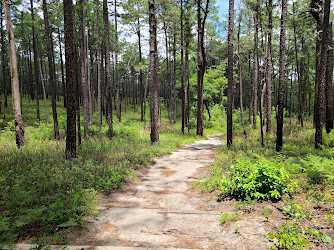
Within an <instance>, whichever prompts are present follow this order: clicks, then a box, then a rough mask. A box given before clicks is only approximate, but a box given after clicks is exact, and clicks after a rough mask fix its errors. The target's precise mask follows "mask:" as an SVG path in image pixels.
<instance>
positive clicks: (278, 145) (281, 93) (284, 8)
mask: <svg viewBox="0 0 334 250" xmlns="http://www.w3.org/2000/svg"><path fill="white" fill-rule="evenodd" d="M287 2H288V1H287V0H282V15H281V34H280V66H279V86H278V112H277V140H276V151H277V152H280V151H281V150H282V146H283V110H284V92H285V62H286V57H285V33H286V16H287V12H288V3H287Z"/></svg>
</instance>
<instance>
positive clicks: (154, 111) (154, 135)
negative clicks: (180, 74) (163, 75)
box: [148, 0, 159, 143]
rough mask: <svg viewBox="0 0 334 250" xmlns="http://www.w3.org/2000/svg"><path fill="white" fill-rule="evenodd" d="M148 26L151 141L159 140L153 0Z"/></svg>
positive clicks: (149, 3)
mask: <svg viewBox="0 0 334 250" xmlns="http://www.w3.org/2000/svg"><path fill="white" fill-rule="evenodd" d="M148 6H149V27H150V73H151V78H150V83H151V143H156V142H158V141H159V79H158V49H157V20H156V17H155V5H154V0H149V1H148Z"/></svg>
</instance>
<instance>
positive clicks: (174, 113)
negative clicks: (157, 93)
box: [173, 23, 177, 124]
mask: <svg viewBox="0 0 334 250" xmlns="http://www.w3.org/2000/svg"><path fill="white" fill-rule="evenodd" d="M173 33H174V34H173V99H174V100H173V101H174V106H173V107H174V108H173V123H174V124H175V123H176V111H177V107H176V99H177V96H176V24H175V23H174V28H173Z"/></svg>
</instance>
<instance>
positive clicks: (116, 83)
mask: <svg viewBox="0 0 334 250" xmlns="http://www.w3.org/2000/svg"><path fill="white" fill-rule="evenodd" d="M116 5H117V0H115V9H114V12H115V13H114V15H115V41H114V43H115V47H114V50H115V51H114V67H115V88H116V103H115V105H116V114H117V123H119V122H120V121H121V110H120V100H119V82H118V34H117V8H116ZM133 91H134V90H133Z"/></svg>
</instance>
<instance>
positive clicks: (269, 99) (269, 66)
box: [266, 0, 273, 132]
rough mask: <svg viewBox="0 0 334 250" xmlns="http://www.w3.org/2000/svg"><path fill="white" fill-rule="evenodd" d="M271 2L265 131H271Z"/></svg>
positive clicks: (269, 9)
mask: <svg viewBox="0 0 334 250" xmlns="http://www.w3.org/2000/svg"><path fill="white" fill-rule="evenodd" d="M272 16H273V1H272V0H269V5H268V44H267V69H266V70H267V74H266V78H267V102H266V103H267V108H266V110H267V128H266V131H267V132H270V131H271V94H272V91H271V85H272V84H271V70H272V64H271V60H272V56H271V36H272V30H273V17H272Z"/></svg>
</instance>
